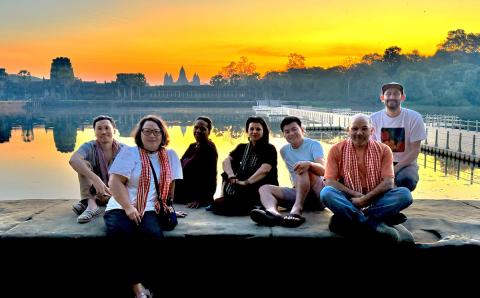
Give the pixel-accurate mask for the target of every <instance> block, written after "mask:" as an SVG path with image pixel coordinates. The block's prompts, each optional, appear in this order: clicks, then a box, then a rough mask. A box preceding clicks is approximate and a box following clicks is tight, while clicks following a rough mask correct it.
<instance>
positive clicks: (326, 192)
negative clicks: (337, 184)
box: [320, 186, 335, 205]
mask: <svg viewBox="0 0 480 298" xmlns="http://www.w3.org/2000/svg"><path fill="white" fill-rule="evenodd" d="M334 192H335V188H333V187H331V186H325V187H323V188H322V190H321V191H320V200H321V201H322V203H323V204H324V205H327V204H328V202H329V201H331V200H332V199H334V198H335V196H333V193H334Z"/></svg>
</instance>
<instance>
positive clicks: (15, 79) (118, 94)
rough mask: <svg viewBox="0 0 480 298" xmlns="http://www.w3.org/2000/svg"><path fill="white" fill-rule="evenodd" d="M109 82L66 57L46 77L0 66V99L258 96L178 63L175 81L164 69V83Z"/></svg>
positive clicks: (120, 77) (121, 77)
mask: <svg viewBox="0 0 480 298" xmlns="http://www.w3.org/2000/svg"><path fill="white" fill-rule="evenodd" d="M116 76H117V77H116V80H115V81H112V82H103V83H97V82H96V81H93V82H86V81H82V80H81V79H79V78H76V77H75V76H74V68H73V66H72V63H71V61H70V59H69V58H67V57H57V58H55V59H53V60H52V63H51V69H50V79H41V78H36V77H33V76H31V75H30V73H29V72H26V75H24V76H19V75H16V74H8V73H7V71H6V70H5V69H4V68H0V100H4V99H7V100H15V99H19V100H25V99H33V100H35V101H51V100H71V101H75V100H121V101H131V100H148V101H155V100H194V101H197V100H198V101H202V100H249V101H254V100H256V99H259V98H261V97H262V94H257V93H260V92H261V91H259V90H252V89H251V88H247V87H240V86H211V85H201V84H200V76H199V75H198V74H197V73H194V74H193V77H192V80H191V81H188V79H187V73H186V71H185V68H184V67H183V66H182V67H181V68H180V71H179V74H178V80H177V81H176V82H175V81H174V80H173V76H172V75H171V74H168V73H165V75H164V84H163V86H162V85H159V86H149V85H148V83H147V80H146V78H145V75H144V74H143V73H118V74H116Z"/></svg>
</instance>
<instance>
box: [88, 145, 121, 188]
mask: <svg viewBox="0 0 480 298" xmlns="http://www.w3.org/2000/svg"><path fill="white" fill-rule="evenodd" d="M93 147H94V148H95V159H96V161H97V165H98V168H99V170H100V178H102V181H103V183H105V185H107V186H108V179H109V178H110V176H109V175H108V163H107V161H106V159H105V153H104V152H103V149H102V146H100V143H99V142H98V141H95V143H94V144H93ZM119 150H120V143H119V142H117V141H116V140H113V143H112V160H113V159H114V158H115V156H117V153H118V151H119Z"/></svg>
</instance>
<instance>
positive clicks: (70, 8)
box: [0, 0, 480, 85]
mask: <svg viewBox="0 0 480 298" xmlns="http://www.w3.org/2000/svg"><path fill="white" fill-rule="evenodd" d="M478 11H480V1H478V0H448V1H446V0H397V1H385V0H383V1H377V0H365V1H354V0H345V1H340V0H339V1H326V0H324V1H313V0H310V1H307V0H296V1H286V0H242V1H228V0H176V1H161V0H156V1H154V0H136V1H126V0H115V1H114V0H103V1H98V0H82V1H62V0H42V1H38V0H16V1H2V2H0V68H6V71H7V72H8V73H18V71H19V70H21V69H27V70H29V71H30V72H31V74H32V75H33V76H37V77H45V78H48V77H49V76H50V64H51V61H52V59H53V58H55V57H59V56H66V57H69V58H70V59H71V62H72V65H73V67H74V72H75V76H76V77H79V78H81V79H82V80H84V81H91V80H96V81H98V82H103V81H104V80H106V81H111V80H115V74H116V73H118V72H142V73H144V74H145V75H146V77H147V81H148V83H149V84H151V85H156V84H161V83H163V75H164V74H165V72H168V73H171V74H172V75H173V77H174V79H175V80H176V79H177V78H178V70H179V68H180V66H182V65H183V66H184V67H185V69H186V71H187V77H188V79H189V80H191V78H192V75H193V73H194V72H197V73H198V74H199V75H200V78H201V81H202V82H203V83H207V82H208V81H209V78H210V77H211V76H212V75H214V74H216V73H217V72H218V71H219V70H220V68H221V67H222V66H225V65H227V64H228V63H229V62H230V61H238V60H239V57H240V56H246V57H248V58H249V60H250V61H252V62H254V63H255V64H256V66H257V71H259V72H260V73H261V74H262V75H263V74H264V73H265V71H267V70H284V68H285V64H286V63H287V56H288V54H289V53H292V52H295V53H299V54H302V55H304V56H305V57H306V65H307V66H309V67H311V66H323V67H328V66H333V65H338V64H342V63H343V62H344V61H345V60H346V59H347V58H348V57H350V59H353V60H355V59H359V58H360V57H361V56H363V55H364V54H368V53H372V52H378V53H383V51H384V49H385V48H387V47H389V46H392V45H397V46H399V47H401V48H402V52H403V53H407V52H410V51H412V50H413V49H418V50H419V51H420V53H421V54H425V55H431V54H433V53H434V52H435V50H436V45H437V44H439V43H440V42H442V41H443V40H444V39H445V37H446V35H447V33H448V31H450V30H455V29H458V28H461V29H464V30H465V31H466V32H474V33H478V32H480V17H479V16H478Z"/></svg>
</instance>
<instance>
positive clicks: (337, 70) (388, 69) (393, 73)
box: [210, 29, 480, 106]
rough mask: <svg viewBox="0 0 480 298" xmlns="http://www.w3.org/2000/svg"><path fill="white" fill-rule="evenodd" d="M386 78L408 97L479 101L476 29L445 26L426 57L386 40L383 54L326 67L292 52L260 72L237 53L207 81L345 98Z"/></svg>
mask: <svg viewBox="0 0 480 298" xmlns="http://www.w3.org/2000/svg"><path fill="white" fill-rule="evenodd" d="M390 81H398V82H401V83H403V84H404V86H405V91H406V93H407V96H408V98H409V102H412V103H416V104H422V105H423V104H425V105H437V106H460V105H463V106H469V105H480V34H475V33H466V32H465V31H464V30H463V29H457V30H453V31H450V32H448V35H447V37H446V39H445V40H444V41H443V42H442V43H440V44H438V46H437V51H436V52H435V54H434V55H433V56H429V57H427V56H424V55H421V54H420V53H419V51H418V50H413V51H412V52H411V53H405V54H404V53H402V49H401V48H400V47H398V46H391V47H389V48H387V49H385V51H384V53H383V54H379V53H369V54H366V55H364V56H363V57H362V58H361V59H360V61H357V62H354V61H351V59H347V60H346V61H345V63H343V64H342V65H338V66H335V67H330V68H322V67H306V66H305V57H304V56H302V55H300V54H297V53H292V54H290V55H289V57H288V63H287V65H286V70H285V71H270V72H267V73H266V74H265V76H264V77H262V78H260V74H259V73H257V72H256V71H255V64H254V63H252V62H249V61H248V58H246V57H241V59H240V61H239V62H231V63H230V64H229V65H227V66H225V67H223V68H222V69H221V71H220V72H219V73H218V74H217V75H215V76H213V77H212V78H211V80H210V84H211V85H213V86H215V87H217V88H224V87H226V86H230V87H231V86H243V87H248V88H254V89H257V90H258V92H257V93H259V94H263V96H264V97H266V98H270V99H279V100H289V101H299V102H301V101H302V100H308V101H310V102H312V101H313V102H318V103H319V104H320V103H321V102H322V101H336V102H339V101H340V102H345V104H348V103H352V102H353V103H355V102H357V103H361V102H363V101H365V100H371V99H372V96H377V95H378V94H379V92H380V91H379V89H380V86H381V85H382V84H383V83H385V82H390Z"/></svg>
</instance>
